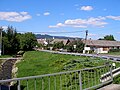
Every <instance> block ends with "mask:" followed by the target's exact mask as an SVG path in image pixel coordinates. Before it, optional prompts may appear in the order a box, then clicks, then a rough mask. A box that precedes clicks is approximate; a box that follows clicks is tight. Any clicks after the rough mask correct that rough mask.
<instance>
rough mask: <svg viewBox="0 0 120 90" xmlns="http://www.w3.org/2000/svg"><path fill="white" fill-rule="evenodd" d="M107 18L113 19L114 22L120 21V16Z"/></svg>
mask: <svg viewBox="0 0 120 90" xmlns="http://www.w3.org/2000/svg"><path fill="white" fill-rule="evenodd" d="M106 18H109V19H113V20H120V16H106Z"/></svg>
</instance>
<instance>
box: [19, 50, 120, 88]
mask: <svg viewBox="0 0 120 90" xmlns="http://www.w3.org/2000/svg"><path fill="white" fill-rule="evenodd" d="M23 58H24V59H23V60H22V61H21V62H20V63H18V64H17V67H18V68H19V69H18V74H17V77H25V76H35V75H42V74H50V73H56V72H62V71H69V70H78V69H83V68H88V67H96V66H101V65H104V64H105V63H106V62H107V60H103V59H100V58H89V57H80V56H72V55H60V54H53V53H47V52H39V51H29V52H26V53H25V54H24V56H23ZM110 63H112V62H110ZM116 65H117V67H118V66H120V64H119V63H116ZM90 74H91V75H92V72H90ZM71 76H72V78H74V74H72V75H71ZM64 77H65V76H63V77H62V79H63V78H64ZM89 78H90V77H89ZM91 78H92V79H93V76H92V77H91ZM98 78H99V77H98ZM59 79H60V77H56V80H58V82H57V86H59V85H60V82H59ZM86 79H88V78H86ZM86 79H85V80H86ZM45 80H46V79H44V81H45ZM51 80H52V79H51ZM47 81H48V80H47ZM67 81H70V78H69V77H68V78H67ZM32 82H34V81H31V82H29V84H31V85H30V90H33V87H34V84H32ZM38 82H39V83H40V82H42V81H40V80H39V81H37V82H36V83H38ZM62 82H63V83H64V79H63V81H62ZM26 83H27V82H23V85H24V86H26ZM47 84H48V83H47V82H46V85H45V86H46V87H44V88H45V89H44V90H48V85H47ZM51 84H53V83H51ZM38 85H39V84H38ZM85 85H88V83H85ZM73 86H75V85H73ZM77 86H79V85H77ZM67 87H68V88H71V85H70V84H69V82H68V84H67ZM57 88H59V87H57ZM41 89H42V88H41ZM51 90H53V89H51ZM63 90H64V89H63ZM68 90H69V89H68Z"/></svg>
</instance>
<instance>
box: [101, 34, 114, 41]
mask: <svg viewBox="0 0 120 90" xmlns="http://www.w3.org/2000/svg"><path fill="white" fill-rule="evenodd" d="M99 40H110V41H115V39H114V36H113V35H106V36H104V38H99Z"/></svg>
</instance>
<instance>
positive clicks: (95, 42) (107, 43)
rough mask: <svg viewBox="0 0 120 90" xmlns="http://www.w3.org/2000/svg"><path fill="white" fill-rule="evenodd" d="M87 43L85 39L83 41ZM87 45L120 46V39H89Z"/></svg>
mask: <svg viewBox="0 0 120 90" xmlns="http://www.w3.org/2000/svg"><path fill="white" fill-rule="evenodd" d="M83 42H84V43H85V40H84V41H83ZM86 45H89V46H103V47H106V46H109V47H115V46H116V47H118V46H120V41H108V40H87V41H86Z"/></svg>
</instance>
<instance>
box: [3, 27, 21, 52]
mask: <svg viewBox="0 0 120 90" xmlns="http://www.w3.org/2000/svg"><path fill="white" fill-rule="evenodd" d="M2 42H3V43H2V51H3V52H4V54H15V53H16V52H18V51H19V49H20V48H19V45H20V43H19V39H18V38H17V32H16V29H15V28H13V27H12V26H8V28H7V30H6V32H5V31H3V38H2Z"/></svg>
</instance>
